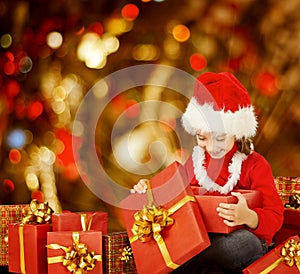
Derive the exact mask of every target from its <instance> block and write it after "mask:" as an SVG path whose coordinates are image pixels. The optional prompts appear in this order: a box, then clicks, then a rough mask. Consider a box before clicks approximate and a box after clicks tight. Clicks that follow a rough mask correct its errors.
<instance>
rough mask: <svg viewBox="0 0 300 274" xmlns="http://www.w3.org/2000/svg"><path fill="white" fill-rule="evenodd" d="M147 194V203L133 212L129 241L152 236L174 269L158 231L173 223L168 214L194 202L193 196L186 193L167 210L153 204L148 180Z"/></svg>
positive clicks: (145, 239)
mask: <svg viewBox="0 0 300 274" xmlns="http://www.w3.org/2000/svg"><path fill="white" fill-rule="evenodd" d="M147 194H148V201H149V205H148V206H144V208H143V209H141V210H139V211H137V212H136V213H135V214H134V220H135V221H134V224H133V226H132V229H131V231H132V233H133V236H132V237H130V239H129V241H130V243H132V242H134V241H136V240H140V241H141V242H143V243H145V242H147V241H149V240H151V239H152V238H153V239H154V240H155V241H156V243H157V245H158V247H159V249H160V252H161V254H162V256H163V258H164V261H165V263H166V265H167V266H168V267H170V268H172V269H176V268H177V267H179V265H178V264H175V263H174V262H173V261H172V259H171V256H170V254H169V251H168V248H167V246H166V244H165V242H164V239H163V237H162V236H161V234H160V232H161V231H163V229H165V228H166V227H168V226H171V225H173V224H174V219H172V218H171V217H169V216H170V215H172V214H174V213H175V212H176V211H177V210H178V209H180V208H181V207H182V206H184V205H185V204H186V203H187V202H196V200H195V197H193V196H189V195H187V196H185V197H184V198H182V199H181V200H180V201H178V202H177V203H176V204H175V205H173V206H172V207H171V208H169V209H168V210H167V209H165V208H163V207H162V206H156V205H154V198H153V195H152V191H151V186H150V183H149V182H148V191H147Z"/></svg>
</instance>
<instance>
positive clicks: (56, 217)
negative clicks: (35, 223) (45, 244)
mask: <svg viewBox="0 0 300 274" xmlns="http://www.w3.org/2000/svg"><path fill="white" fill-rule="evenodd" d="M87 230H96V231H101V232H102V233H103V234H107V233H108V213H107V212H101V211H95V212H66V213H59V214H56V213H54V214H52V231H53V232H54V231H87Z"/></svg>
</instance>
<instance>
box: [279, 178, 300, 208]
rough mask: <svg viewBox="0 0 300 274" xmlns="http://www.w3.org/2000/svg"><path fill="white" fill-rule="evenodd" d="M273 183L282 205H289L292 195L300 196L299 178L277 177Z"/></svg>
mask: <svg viewBox="0 0 300 274" xmlns="http://www.w3.org/2000/svg"><path fill="white" fill-rule="evenodd" d="M274 182H275V186H276V189H277V192H278V193H279V196H280V198H281V200H282V203H283V204H287V203H289V197H290V196H291V195H292V194H300V177H284V176H277V177H275V178H274Z"/></svg>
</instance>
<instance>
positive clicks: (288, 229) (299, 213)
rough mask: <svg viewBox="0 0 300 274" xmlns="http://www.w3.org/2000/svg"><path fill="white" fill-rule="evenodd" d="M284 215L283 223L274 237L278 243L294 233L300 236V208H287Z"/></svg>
mask: <svg viewBox="0 0 300 274" xmlns="http://www.w3.org/2000/svg"><path fill="white" fill-rule="evenodd" d="M283 216H284V219H283V225H282V227H281V228H280V230H279V231H278V232H277V233H276V235H275V237H274V241H275V244H276V245H278V244H280V243H282V242H283V241H285V240H286V239H288V238H289V237H292V236H294V235H298V236H300V210H299V209H292V208H285V209H284V214H283Z"/></svg>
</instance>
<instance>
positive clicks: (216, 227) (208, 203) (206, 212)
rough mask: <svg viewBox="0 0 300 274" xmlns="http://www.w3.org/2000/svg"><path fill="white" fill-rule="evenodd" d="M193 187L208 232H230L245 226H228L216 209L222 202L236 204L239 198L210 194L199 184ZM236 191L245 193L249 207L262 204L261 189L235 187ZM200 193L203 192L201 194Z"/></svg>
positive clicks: (256, 206)
mask: <svg viewBox="0 0 300 274" xmlns="http://www.w3.org/2000/svg"><path fill="white" fill-rule="evenodd" d="M192 189H193V192H194V194H195V197H196V199H197V202H198V204H199V207H200V211H201V213H202V218H203V220H204V223H205V226H206V229H207V231H208V232H214V233H225V234H228V233H230V232H232V231H235V230H238V229H241V228H243V226H234V227H230V226H227V225H226V224H224V221H223V219H222V218H221V217H220V216H219V215H218V212H217V210H216V209H217V207H218V206H219V204H220V203H230V204H236V203H237V201H238V200H237V198H236V197H235V196H232V195H230V194H228V195H222V194H220V195H210V194H209V192H206V191H205V189H204V188H202V187H197V186H193V187H192ZM234 192H240V193H242V194H243V195H244V197H245V198H246V201H247V204H248V207H249V208H251V209H253V208H258V207H261V206H262V201H261V195H260V192H259V191H256V190H244V189H235V190H234ZM199 193H203V194H202V195H199Z"/></svg>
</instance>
